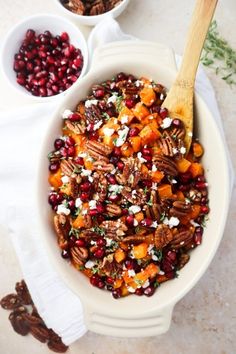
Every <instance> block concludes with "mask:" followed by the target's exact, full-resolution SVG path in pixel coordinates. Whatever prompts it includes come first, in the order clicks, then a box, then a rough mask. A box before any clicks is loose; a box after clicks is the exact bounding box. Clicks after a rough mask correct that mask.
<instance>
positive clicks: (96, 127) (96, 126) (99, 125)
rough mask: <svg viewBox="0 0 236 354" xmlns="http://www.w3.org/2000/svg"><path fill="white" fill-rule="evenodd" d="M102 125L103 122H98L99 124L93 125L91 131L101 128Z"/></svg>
mask: <svg viewBox="0 0 236 354" xmlns="http://www.w3.org/2000/svg"><path fill="white" fill-rule="evenodd" d="M102 124H103V121H102V120H100V121H99V122H97V123H96V124H94V127H93V130H98V129H99V128H100V127H101V125H102Z"/></svg>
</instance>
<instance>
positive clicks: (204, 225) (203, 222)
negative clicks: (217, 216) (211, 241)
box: [201, 215, 209, 227]
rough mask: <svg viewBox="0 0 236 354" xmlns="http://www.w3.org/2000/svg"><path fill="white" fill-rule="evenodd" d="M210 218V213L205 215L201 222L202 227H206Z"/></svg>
mask: <svg viewBox="0 0 236 354" xmlns="http://www.w3.org/2000/svg"><path fill="white" fill-rule="evenodd" d="M208 220H209V217H208V215H205V216H204V218H203V220H202V223H201V226H202V227H206V222H207V221H208Z"/></svg>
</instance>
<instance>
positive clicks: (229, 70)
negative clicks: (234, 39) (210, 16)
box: [201, 20, 236, 86]
mask: <svg viewBox="0 0 236 354" xmlns="http://www.w3.org/2000/svg"><path fill="white" fill-rule="evenodd" d="M201 62H202V64H203V65H205V66H208V67H210V68H212V69H214V70H215V73H216V75H220V76H221V79H222V80H224V81H225V82H226V83H227V84H228V85H230V86H232V85H236V50H234V49H233V48H231V46H230V45H229V43H228V42H227V41H226V40H225V39H223V38H222V37H221V36H220V34H219V31H218V27H217V22H216V21H215V20H214V21H212V23H211V25H210V27H209V31H208V34H207V37H206V40H205V43H204V47H203V51H202V57H201Z"/></svg>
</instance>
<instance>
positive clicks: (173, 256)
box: [166, 251, 177, 264]
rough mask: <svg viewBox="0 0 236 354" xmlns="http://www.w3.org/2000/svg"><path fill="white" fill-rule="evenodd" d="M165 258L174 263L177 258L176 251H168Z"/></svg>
mask: <svg viewBox="0 0 236 354" xmlns="http://www.w3.org/2000/svg"><path fill="white" fill-rule="evenodd" d="M166 259H168V260H169V261H170V262H171V263H172V264H175V262H176V259H177V256H176V252H174V251H168V252H167V255H166Z"/></svg>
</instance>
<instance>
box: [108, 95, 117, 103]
mask: <svg viewBox="0 0 236 354" xmlns="http://www.w3.org/2000/svg"><path fill="white" fill-rule="evenodd" d="M116 100H117V94H113V95H112V96H111V97H109V98H108V100H107V103H110V102H112V103H115V102H116Z"/></svg>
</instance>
